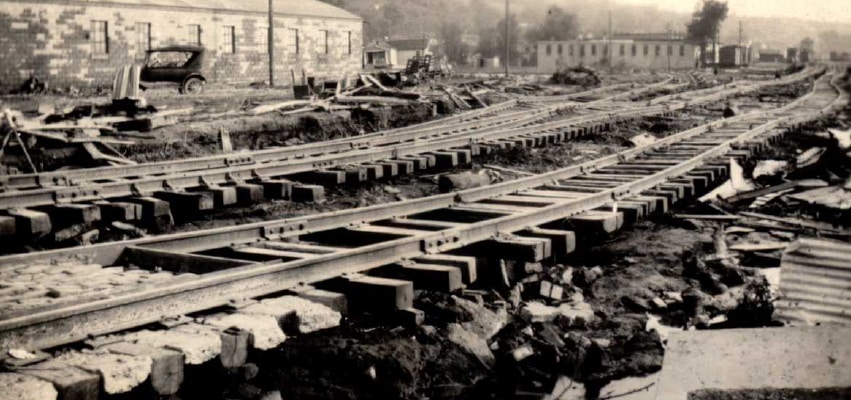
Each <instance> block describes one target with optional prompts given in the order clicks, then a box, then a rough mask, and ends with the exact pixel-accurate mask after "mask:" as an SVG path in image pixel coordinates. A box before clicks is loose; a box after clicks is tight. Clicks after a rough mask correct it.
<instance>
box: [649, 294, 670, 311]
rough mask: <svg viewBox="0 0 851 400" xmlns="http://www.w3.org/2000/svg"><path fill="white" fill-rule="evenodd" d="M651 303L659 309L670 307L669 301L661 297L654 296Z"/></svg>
mask: <svg viewBox="0 0 851 400" xmlns="http://www.w3.org/2000/svg"><path fill="white" fill-rule="evenodd" d="M650 303H651V304H653V307H654V308H655V309H657V310H664V309H666V308H668V303H666V302H665V300H662V298H660V297H654V298H652V299H651V300H650Z"/></svg>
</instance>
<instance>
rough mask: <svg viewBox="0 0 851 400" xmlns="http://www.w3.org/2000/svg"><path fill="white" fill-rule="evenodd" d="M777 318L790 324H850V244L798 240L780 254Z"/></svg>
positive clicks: (823, 240) (776, 304)
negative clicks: (781, 255)
mask: <svg viewBox="0 0 851 400" xmlns="http://www.w3.org/2000/svg"><path fill="white" fill-rule="evenodd" d="M779 292H780V293H779V295H780V299H779V300H778V301H777V302H776V303H775V307H776V314H777V317H778V318H779V319H780V320H782V321H785V322H787V323H789V324H791V325H815V324H823V323H835V324H842V325H851V244H849V243H845V242H839V241H834V240H825V239H799V240H798V241H796V242H795V243H793V244H792V245H791V246H789V248H788V249H787V250H786V252H785V253H784V254H783V259H782V263H781V270H780V288H779Z"/></svg>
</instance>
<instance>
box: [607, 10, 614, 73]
mask: <svg viewBox="0 0 851 400" xmlns="http://www.w3.org/2000/svg"><path fill="white" fill-rule="evenodd" d="M606 49H607V51H606V53H608V54H606V58H608V59H609V75H611V74H612V71H613V68H614V67H613V65H612V54H614V51H613V50H612V10H609V45H608V46H606Z"/></svg>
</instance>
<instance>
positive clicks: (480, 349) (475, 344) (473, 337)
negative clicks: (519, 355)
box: [446, 324, 496, 368]
mask: <svg viewBox="0 0 851 400" xmlns="http://www.w3.org/2000/svg"><path fill="white" fill-rule="evenodd" d="M446 338H447V339H449V341H451V342H452V343H455V344H457V345H458V346H461V348H463V349H465V350H467V351H469V352H470V353H471V354H473V355H475V356H476V358H478V359H479V361H481V362H482V364H483V365H485V366H486V367H489V368H490V367H492V366H493V365H494V364H495V363H496V359H495V358H494V355H493V353H492V352H491V349H490V348H489V347H488V343H487V341H486V340H485V339H483V338H482V337H481V336H479V335H477V334H475V333H473V332H471V331H469V330H467V329H465V328H464V327H463V326H461V325H459V324H449V325H448V326H447V327H446Z"/></svg>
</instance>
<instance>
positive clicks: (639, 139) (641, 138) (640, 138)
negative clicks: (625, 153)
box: [629, 133, 658, 147]
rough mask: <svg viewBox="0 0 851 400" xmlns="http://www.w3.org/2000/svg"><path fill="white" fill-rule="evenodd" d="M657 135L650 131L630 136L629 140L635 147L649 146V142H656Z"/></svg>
mask: <svg viewBox="0 0 851 400" xmlns="http://www.w3.org/2000/svg"><path fill="white" fill-rule="evenodd" d="M656 140H658V139H656V137H655V136H653V135H651V134H649V133H642V134H640V135H636V136H633V137H631V138H629V142H630V143H632V145H633V147H641V146H647V145H649V144H653V143H655V142H656Z"/></svg>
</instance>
